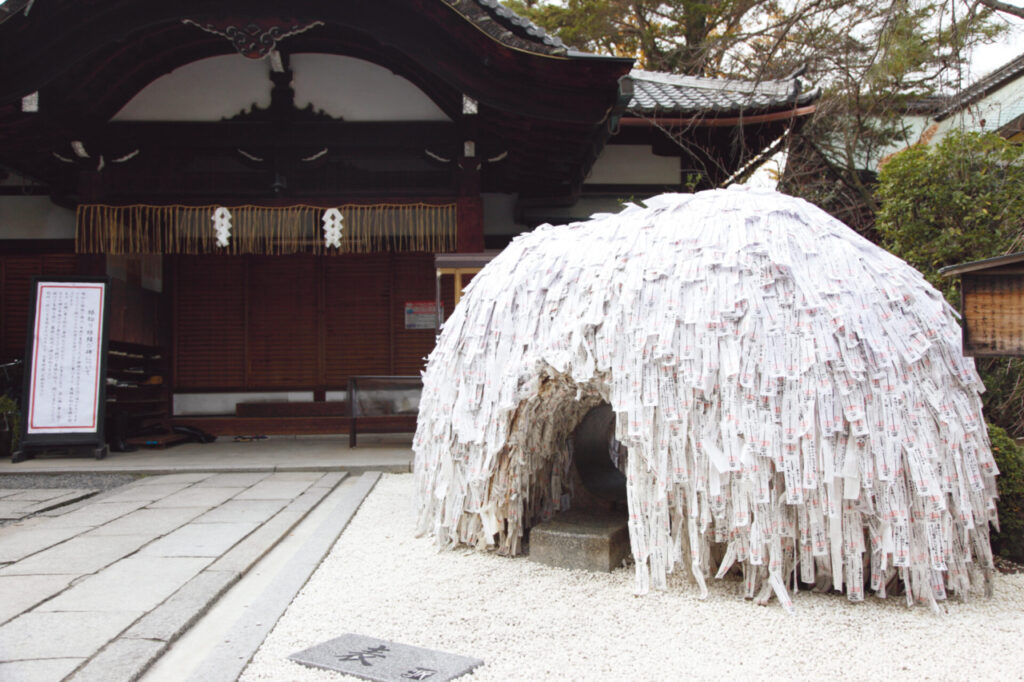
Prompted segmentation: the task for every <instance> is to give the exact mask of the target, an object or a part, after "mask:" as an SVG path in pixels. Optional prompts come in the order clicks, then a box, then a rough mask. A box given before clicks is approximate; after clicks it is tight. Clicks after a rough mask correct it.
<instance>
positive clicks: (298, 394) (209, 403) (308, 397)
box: [174, 391, 313, 417]
mask: <svg viewBox="0 0 1024 682" xmlns="http://www.w3.org/2000/svg"><path fill="white" fill-rule="evenodd" d="M312 401H313V392H312V391H291V392H283V391H282V392H279V393H175V394H174V415H175V416H181V417H186V416H199V415H215V414H220V415H225V414H232V415H233V414H234V413H235V405H236V404H237V403H258V402H290V403H295V402H312Z"/></svg>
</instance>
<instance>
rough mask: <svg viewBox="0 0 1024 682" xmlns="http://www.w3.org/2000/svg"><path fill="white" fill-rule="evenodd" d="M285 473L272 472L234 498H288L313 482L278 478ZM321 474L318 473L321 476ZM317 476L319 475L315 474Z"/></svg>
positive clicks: (298, 493) (296, 495)
mask: <svg viewBox="0 0 1024 682" xmlns="http://www.w3.org/2000/svg"><path fill="white" fill-rule="evenodd" d="M286 475H287V474H284V473H282V474H274V475H273V476H272V477H270V478H268V479H266V480H263V481H260V482H259V483H257V484H256V485H254V486H252V487H251V488H249V489H247V490H246V491H245V492H242V493H239V494H238V495H236V496H235V499H236V500H290V499H292V498H295V497H298V496H299V495H301V494H302V493H303V492H304V491H305V490H306V488H309V487H310V486H312V485H313V483H314V482H315V479H312V480H285V479H278V478H277V477H278V476H286ZM322 475H323V474H320V476H322ZM317 478H319V476H317Z"/></svg>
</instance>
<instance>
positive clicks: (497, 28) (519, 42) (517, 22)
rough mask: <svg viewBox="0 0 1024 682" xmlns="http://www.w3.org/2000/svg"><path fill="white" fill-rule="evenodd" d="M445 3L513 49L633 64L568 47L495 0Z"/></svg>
mask: <svg viewBox="0 0 1024 682" xmlns="http://www.w3.org/2000/svg"><path fill="white" fill-rule="evenodd" d="M444 1H445V2H446V3H447V4H448V5H449V6H451V7H452V9H454V10H455V11H457V12H458V13H459V14H461V15H462V16H464V17H465V18H466V19H468V20H469V21H471V22H473V23H474V24H475V25H476V26H477V28H479V29H480V30H482V31H483V32H484V33H486V34H488V35H489V36H491V37H492V38H494V39H495V40H497V41H499V42H500V43H502V44H504V45H507V46H509V47H512V48H515V49H519V50H524V51H526V52H534V53H539V54H546V55H551V56H560V57H571V58H574V59H580V58H584V59H601V60H609V61H629V62H632V61H633V60H632V59H627V60H624V59H623V58H622V57H613V56H608V55H597V54H591V53H588V52H582V51H580V50H577V49H575V48H573V47H569V46H568V45H566V44H565V43H563V42H562V41H561V39H559V38H558V37H557V36H553V35H551V34H549V33H547V32H546V31H545V30H544V29H542V28H541V27H540V26H538V25H537V24H535V23H533V22H532V21H530V20H529V19H526V18H524V17H521V16H519V15H518V14H516V13H515V12H513V11H512V10H510V9H509V8H507V7H505V6H504V5H502V4H501V3H500V2H499V1H498V0H444Z"/></svg>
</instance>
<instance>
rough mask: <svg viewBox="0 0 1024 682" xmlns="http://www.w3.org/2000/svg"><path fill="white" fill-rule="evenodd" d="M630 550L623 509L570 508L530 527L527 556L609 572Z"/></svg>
mask: <svg viewBox="0 0 1024 682" xmlns="http://www.w3.org/2000/svg"><path fill="white" fill-rule="evenodd" d="M629 551H630V550H629V529H628V527H627V523H626V515H625V513H624V512H619V513H613V512H606V511H605V512H602V511H598V510H593V509H587V510H570V511H567V512H563V513H561V514H557V515H556V516H554V517H552V519H551V520H550V521H545V522H544V523H541V524H538V525H536V526H534V527H533V528H532V529H530V560H531V561H536V562H538V563H541V564H546V565H548V566H557V567H559V568H578V569H583V570H586V571H605V572H608V571H611V570H612V569H614V568H617V567H618V566H621V565H622V560H623V559H625V558H626V557H627V556H629Z"/></svg>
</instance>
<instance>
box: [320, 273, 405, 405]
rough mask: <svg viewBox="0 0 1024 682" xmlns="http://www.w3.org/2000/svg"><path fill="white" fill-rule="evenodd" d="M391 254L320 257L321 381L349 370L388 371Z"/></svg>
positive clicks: (344, 376)
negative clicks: (321, 316) (323, 374)
mask: <svg viewBox="0 0 1024 682" xmlns="http://www.w3.org/2000/svg"><path fill="white" fill-rule="evenodd" d="M390 260H391V257H390V256H389V255H388V254H386V253H375V254H367V255H361V256H349V255H346V256H332V257H327V258H324V261H323V262H324V289H323V292H324V349H325V358H324V362H325V368H326V369H325V377H324V379H325V383H326V384H327V385H328V386H333V387H342V386H345V385H346V382H347V381H348V377H350V376H351V375H353V374H391V373H392V371H391V350H390V346H391V329H390V321H389V312H388V311H389V305H391V302H390V301H391V262H390Z"/></svg>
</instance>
